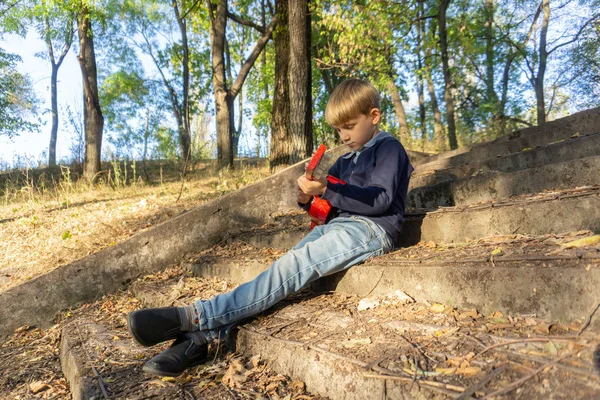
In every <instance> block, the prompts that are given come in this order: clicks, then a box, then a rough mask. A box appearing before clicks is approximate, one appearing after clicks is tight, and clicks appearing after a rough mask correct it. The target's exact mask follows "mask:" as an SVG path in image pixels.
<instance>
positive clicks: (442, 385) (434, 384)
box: [362, 373, 466, 393]
mask: <svg viewBox="0 0 600 400" xmlns="http://www.w3.org/2000/svg"><path fill="white" fill-rule="evenodd" d="M362 376H364V377H365V378H375V379H389V380H392V381H401V382H412V380H413V378H406V377H404V376H398V375H381V374H371V373H365V374H363V375H362ZM418 382H419V384H420V385H424V386H429V387H434V388H439V389H446V390H450V391H452V392H458V393H463V392H464V391H465V390H466V389H465V388H464V387H462V386H456V385H450V384H447V383H441V382H435V381H428V380H425V379H419V381H418Z"/></svg>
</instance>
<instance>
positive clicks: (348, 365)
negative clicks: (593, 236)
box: [136, 277, 600, 400]
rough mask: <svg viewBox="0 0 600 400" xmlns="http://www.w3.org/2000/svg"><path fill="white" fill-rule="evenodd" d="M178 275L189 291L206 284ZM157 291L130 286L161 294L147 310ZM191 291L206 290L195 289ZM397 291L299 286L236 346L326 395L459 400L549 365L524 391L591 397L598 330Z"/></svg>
mask: <svg viewBox="0 0 600 400" xmlns="http://www.w3.org/2000/svg"><path fill="white" fill-rule="evenodd" d="M184 279H185V280H186V282H187V283H188V284H189V286H190V288H191V287H193V286H194V285H195V284H197V285H198V286H199V287H202V285H205V282H206V280H205V279H198V280H194V279H193V278H188V277H186V278H184ZM179 282H180V281H179V280H178V278H177V277H174V279H172V281H171V282H168V281H164V282H162V285H160V287H161V289H160V290H161V291H163V292H164V293H172V292H174V291H177V290H178V289H177V287H178V286H180V283H179ZM156 288H157V286H156V285H151V286H146V285H145V284H144V283H143V282H140V283H138V284H137V288H136V293H137V295H138V296H142V297H143V298H146V299H148V298H154V299H156V300H158V302H156V303H145V304H146V305H147V306H149V307H158V306H165V305H168V304H171V303H169V302H166V303H165V302H164V299H166V298H167V296H161V297H144V295H143V293H144V292H151V293H152V292H154V291H155V290H156ZM196 295H197V296H198V297H201V298H207V297H210V296H206V295H205V294H204V293H203V292H202V291H201V290H200V289H198V290H196ZM399 296H400V293H398V292H395V293H388V294H386V295H383V296H375V295H373V294H371V296H370V297H369V298H368V299H364V300H363V301H362V302H361V297H358V296H347V295H343V294H337V293H327V294H316V293H312V292H310V291H306V292H302V293H298V294H297V295H295V296H292V297H290V298H288V299H286V300H284V301H282V302H280V303H279V304H277V305H276V306H275V307H273V308H272V309H271V310H269V311H268V312H266V313H263V314H262V315H259V316H257V317H256V318H253V319H251V320H250V321H248V322H247V323H244V324H243V325H241V326H240V327H239V331H238V333H237V335H235V336H234V337H232V338H231V339H232V341H233V342H234V343H235V346H236V351H237V352H239V353H242V354H244V355H245V356H246V357H251V356H256V355H258V354H260V356H261V358H262V359H264V360H268V364H269V366H271V367H272V368H273V369H274V370H276V371H277V372H278V373H280V374H284V375H287V376H290V377H291V378H292V379H298V380H301V381H303V382H305V383H306V388H307V390H308V391H310V392H313V393H319V394H320V395H322V396H327V397H328V398H329V399H332V400H337V399H344V400H354V399H361V400H369V399H381V398H388V399H404V398H406V399H450V398H456V397H457V396H459V395H460V394H461V393H465V392H466V393H465V395H464V397H463V398H474V397H473V396H476V397H478V398H479V397H481V396H483V395H493V394H494V393H498V392H499V391H503V390H509V389H510V384H511V383H512V382H515V381H517V380H519V379H521V378H523V377H524V376H527V375H528V374H529V373H530V371H532V370H534V369H537V368H544V367H545V366H546V365H553V366H555V369H553V370H552V371H547V373H548V374H549V375H547V376H546V380H545V381H544V382H540V381H537V382H536V381H535V380H529V381H528V382H527V383H525V384H524V385H523V386H521V387H520V393H522V395H523V396H524V397H525V398H531V399H536V398H547V397H545V396H546V395H547V394H549V393H551V394H552V395H553V396H557V397H556V398H560V396H565V395H566V394H567V393H569V394H572V395H573V394H574V395H575V397H576V398H587V397H588V396H590V395H593V393H594V391H595V390H597V389H598V387H599V385H600V380H599V379H598V378H597V377H596V376H595V375H594V372H593V370H592V368H591V352H592V349H593V343H594V342H595V341H596V340H597V339H598V338H599V337H598V332H597V331H592V330H588V331H587V332H584V334H583V335H581V336H579V337H578V336H576V333H578V332H579V331H580V330H581V325H580V324H570V325H566V324H554V325H552V326H554V328H553V330H552V334H551V335H550V331H549V329H550V328H549V327H550V326H551V325H550V324H551V321H546V320H541V319H538V318H534V317H532V316H516V315H505V314H502V313H500V312H498V311H496V312H495V313H494V314H493V315H490V316H487V317H486V316H484V315H482V314H481V313H478V312H477V311H475V310H472V309H455V308H452V307H450V306H448V305H443V304H433V305H432V304H429V303H427V302H409V303H405V300H403V299H401V298H400V297H399ZM160 299H163V301H161V300H160ZM187 301H188V302H189V301H192V299H191V298H189V299H187ZM408 301H410V300H408ZM361 304H362V306H361V307H360V308H359V305H361ZM549 342H551V343H552V344H551V345H548V343H549ZM553 348H554V350H555V349H557V348H558V349H559V350H557V351H556V352H555V351H554V350H553ZM574 349H576V350H578V353H577V354H575V353H576V352H574V351H573V350H574ZM533 354H536V355H535V356H533ZM559 357H562V361H563V363H560V360H559V359H558V358H559ZM507 361H508V362H507ZM522 363H526V364H527V367H526V368H524V367H523V364H522ZM575 365H576V366H575ZM200 368H202V367H200ZM491 376H493V377H494V379H489V378H490V377H491ZM415 381H416V382H415ZM515 389H516V387H515ZM507 393H510V391H509V392H507ZM513 393H514V392H513ZM590 398H591V397H590Z"/></svg>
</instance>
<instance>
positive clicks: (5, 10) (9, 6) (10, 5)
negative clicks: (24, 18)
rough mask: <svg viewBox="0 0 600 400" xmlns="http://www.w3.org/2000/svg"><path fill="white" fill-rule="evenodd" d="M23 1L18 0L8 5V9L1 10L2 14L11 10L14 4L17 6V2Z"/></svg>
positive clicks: (0, 13) (0, 14)
mask: <svg viewBox="0 0 600 400" xmlns="http://www.w3.org/2000/svg"><path fill="white" fill-rule="evenodd" d="M20 2H21V0H16V1H15V2H14V3H12V4H9V5H8V7H6V9H4V10H2V11H0V16H3V15H4V14H6V13H7V12H9V11H10V9H11V8H13V7H14V6H16V5H17V4H19V3H20Z"/></svg>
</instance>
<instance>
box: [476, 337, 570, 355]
mask: <svg viewBox="0 0 600 400" xmlns="http://www.w3.org/2000/svg"><path fill="white" fill-rule="evenodd" d="M557 341H559V342H565V341H567V342H570V341H571V340H567V339H564V338H528V339H519V340H509V341H506V342H501V343H496V344H494V345H491V346H488V347H486V348H485V349H483V350H482V351H480V352H479V353H478V354H476V355H475V357H473V359H475V358H477V357H479V356H480V355H482V354H484V353H487V352H488V351H490V350H492V349H495V348H496V347H502V346H510V345H511V344H517V343H529V342H557Z"/></svg>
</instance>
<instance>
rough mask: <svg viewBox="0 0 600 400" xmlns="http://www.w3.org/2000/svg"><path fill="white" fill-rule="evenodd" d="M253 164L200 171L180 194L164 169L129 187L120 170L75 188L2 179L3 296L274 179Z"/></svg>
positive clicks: (66, 181)
mask: <svg viewBox="0 0 600 400" xmlns="http://www.w3.org/2000/svg"><path fill="white" fill-rule="evenodd" d="M254 164H255V165H256V164H258V165H257V166H248V165H242V166H240V167H238V168H236V169H235V170H233V171H221V172H219V171H217V169H216V168H215V167H214V165H211V164H206V163H205V164H198V165H196V166H195V167H194V168H193V169H192V170H191V171H190V172H189V173H188V175H187V177H186V179H185V183H184V184H183V187H182V182H181V180H180V179H179V177H178V173H177V172H176V171H175V170H173V169H171V170H168V169H167V168H164V170H163V168H162V167H161V168H160V171H159V170H157V168H155V170H154V171H152V172H151V175H153V176H154V177H155V182H157V183H154V184H149V183H145V182H144V181H143V180H142V179H139V178H138V179H135V180H134V179H131V178H132V177H133V175H132V174H131V173H129V179H128V181H127V183H126V184H125V180H124V178H123V176H124V175H123V170H121V171H119V167H118V166H117V165H112V166H111V167H110V168H111V169H110V170H111V172H110V175H109V174H108V172H107V173H105V176H106V177H107V178H106V179H104V180H103V182H102V183H100V184H96V185H90V184H88V183H86V182H84V181H83V180H81V181H74V180H73V178H72V176H71V174H68V173H67V172H68V171H66V170H63V172H62V175H61V176H59V177H58V179H54V178H53V179H52V180H51V181H50V183H48V181H49V180H48V179H46V180H43V179H37V180H35V179H33V180H32V179H29V176H30V174H31V171H28V172H23V173H22V175H23V176H22V178H23V179H20V180H18V181H16V180H15V181H13V183H11V184H9V183H6V182H8V181H7V180H5V183H4V185H3V187H2V188H0V195H1V198H0V291H2V290H6V289H7V288H9V287H12V286H15V285H17V284H19V283H21V282H23V281H25V280H28V279H32V278H34V277H36V276H39V275H41V274H44V273H47V272H49V271H51V270H53V269H55V268H57V267H59V266H61V265H65V264H68V263H70V262H72V261H74V260H77V259H79V258H82V257H85V256H87V255H89V254H92V253H95V252H97V251H98V250H100V249H102V248H105V247H107V246H111V245H114V244H115V243H118V242H121V241H123V240H125V239H127V238H128V237H130V236H132V235H134V234H136V233H138V232H141V231H143V230H145V229H149V228H151V227H152V226H154V225H156V224H158V223H160V222H163V221H165V220H167V219H169V218H172V217H174V216H177V215H179V214H181V213H182V212H183V211H185V210H189V209H190V208H193V207H196V206H198V205H200V204H202V203H203V202H205V201H207V200H209V199H212V198H215V197H218V196H220V195H223V194H225V193H228V192H230V191H233V190H236V189H238V188H240V187H242V186H244V185H246V184H249V183H252V182H255V181H257V180H259V179H262V178H264V177H266V176H268V175H269V171H268V167H266V166H265V163H264V162H259V163H256V162H255V163H254ZM138 168H139V166H138ZM115 172H116V173H115ZM138 173H139V171H138ZM31 175H32V174H31ZM110 176H112V179H109V177H110ZM119 176H120V177H121V178H120V180H119V178H118V177H119ZM32 181H33V183H32ZM178 199H179V200H178Z"/></svg>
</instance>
